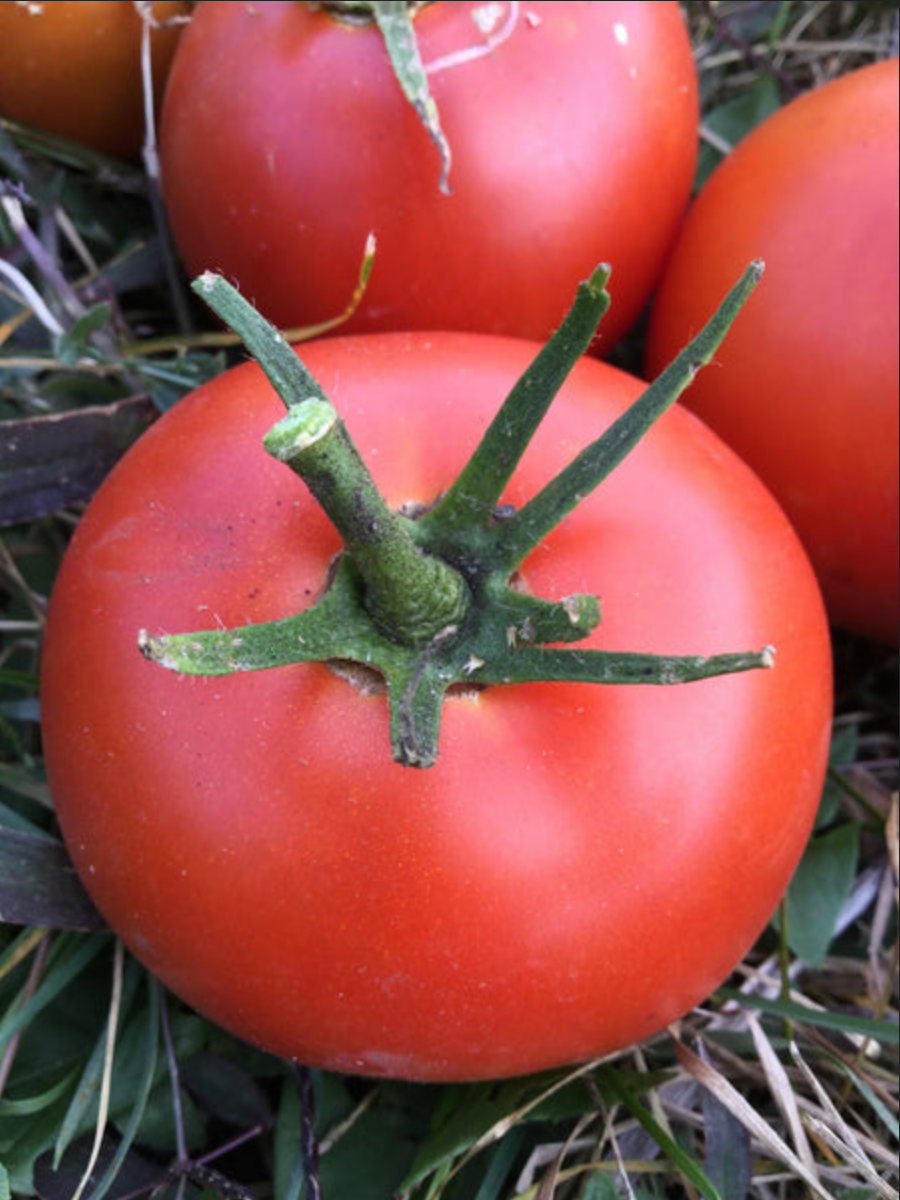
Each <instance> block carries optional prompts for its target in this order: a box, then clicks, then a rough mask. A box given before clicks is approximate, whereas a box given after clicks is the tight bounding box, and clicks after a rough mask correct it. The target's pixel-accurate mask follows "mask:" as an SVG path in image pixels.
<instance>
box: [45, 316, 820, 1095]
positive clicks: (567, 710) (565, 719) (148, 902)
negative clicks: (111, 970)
mask: <svg viewBox="0 0 900 1200" xmlns="http://www.w3.org/2000/svg"><path fill="white" fill-rule="evenodd" d="M535 350H536V347H534V346H531V345H530V344H528V343H522V342H517V341H514V340H507V339H499V338H491V337H487V336H478V335H467V334H454V333H449V334H437V335H428V334H410V335H403V334H393V335H387V334H385V335H370V336H367V337H360V338H356V339H352V338H351V339H340V338H338V339H332V340H326V341H322V342H319V343H315V344H310V345H308V346H306V347H304V349H303V357H304V360H305V362H306V363H307V365H308V367H309V368H310V370H311V371H313V373H314V374H315V375H316V377H317V378H318V379H319V381H320V382H321V384H322V386H323V387H324V388H325V389H326V391H327V392H328V393H329V394H330V395H331V397H332V399H333V400H334V402H335V403H336V405H337V406H338V407H339V409H340V410H341V411H342V412H343V414H344V418H345V420H346V422H347V425H348V428H349V429H350V433H351V435H352V436H353V437H354V439H355V441H356V444H357V445H358V447H359V449H360V451H361V453H362V454H363V455H364V457H365V458H366V459H367V460H368V462H369V463H370V464H371V466H372V469H373V473H374V475H375V478H376V481H377V482H378V484H379V486H380V487H381V489H382V491H383V492H384V494H385V496H386V498H387V499H388V501H389V502H390V503H391V504H393V505H400V504H401V503H403V502H406V501H409V500H423V501H429V500H431V499H432V498H433V497H435V496H436V495H437V494H438V493H439V492H440V491H441V490H442V489H443V488H445V487H446V486H447V485H448V484H449V483H450V482H451V481H452V479H453V478H455V476H456V475H457V474H458V472H459V470H460V468H461V467H462V465H463V463H464V462H465V461H466V459H467V458H468V456H469V454H470V453H471V451H472V449H473V448H474V445H475V443H476V441H477V440H478V439H479V438H480V436H481V434H482V432H483V431H484V429H485V427H486V425H487V423H488V421H489V419H490V418H491V417H492V416H493V415H494V412H495V411H496V409H497V408H498V407H499V404H500V401H501V400H502V398H503V397H504V396H505V394H506V393H507V391H508V390H509V388H510V386H511V385H512V383H513V382H514V380H515V379H516V378H517V377H518V376H519V375H520V373H521V372H522V371H523V369H524V368H525V366H526V365H527V364H528V362H529V361H530V359H531V357H532V355H533V353H534V351H535ZM641 387H642V385H641V384H640V383H639V382H638V381H637V380H636V379H634V378H632V377H631V376H628V375H625V374H623V373H620V372H618V371H616V370H614V369H613V368H612V367H610V366H608V365H607V364H604V363H602V362H599V361H597V360H588V359H585V360H582V361H581V362H580V363H579V364H578V366H577V367H576V369H575V371H574V372H573V374H572V376H571V377H570V379H569V380H568V382H567V383H566V384H565V386H564V388H563V391H562V393H561V394H560V396H559V397H558V398H557V400H556V402H555V403H554V406H553V408H552V409H551V412H550V415H549V416H548V417H547V418H546V420H545V422H544V424H543V425H542V427H541V429H540V431H539V432H538V435H537V438H536V439H535V441H534V442H533V443H532V445H531V446H530V448H529V450H528V451H527V453H526V456H525V458H524V459H523V461H522V463H521V464H520V467H519V469H518V470H517V472H516V474H515V476H514V477H513V480H512V483H511V485H510V488H509V490H508V494H507V495H506V496H505V500H506V501H508V502H510V503H512V504H515V505H520V504H521V503H522V502H523V500H524V499H526V498H527V497H528V496H530V495H533V494H534V493H535V492H536V491H537V490H538V489H539V487H540V486H542V485H543V484H544V483H545V482H546V481H547V479H548V478H549V477H550V476H551V474H554V473H556V472H557V471H558V470H559V469H561V467H562V466H563V465H564V464H565V463H567V462H568V461H569V460H570V459H571V458H572V457H573V456H574V454H575V453H576V452H577V450H579V449H580V448H581V447H582V446H583V445H585V444H586V443H587V442H588V441H591V440H593V439H594V438H595V437H596V436H598V434H599V433H600V432H601V430H602V428H603V427H605V426H606V425H607V424H608V423H609V422H610V421H611V420H612V419H613V418H614V417H615V416H617V415H618V414H619V413H620V412H621V411H622V410H623V408H624V407H625V406H626V405H627V403H629V402H630V401H631V400H632V399H633V398H634V397H635V396H636V395H637V393H638V392H639V391H640V389H641ZM426 399H427V403H425V402H424V401H425V400H426ZM282 414H283V408H282V407H281V405H280V403H279V402H278V401H277V400H276V398H275V396H274V393H273V392H272V390H271V388H270V387H269V385H268V384H267V383H266V382H265V381H264V379H263V377H262V374H261V372H260V371H259V370H258V369H257V367H256V365H255V364H247V365H244V366H241V367H239V368H237V369H235V370H233V371H230V372H228V373H226V374H224V375H222V376H220V377H219V378H217V379H216V380H215V381H213V382H212V383H210V384H207V385H205V386H204V387H203V388H201V389H199V390H198V391H197V392H195V393H194V394H193V396H191V397H189V398H188V399H186V400H185V401H183V402H181V403H180V404H179V405H177V406H176V407H175V408H173V409H172V410H171V411H170V412H169V413H167V414H166V415H165V416H164V417H163V418H162V419H161V420H160V421H159V422H158V423H157V424H156V425H155V426H154V427H153V428H152V429H151V430H150V431H149V432H148V433H147V434H146V435H145V436H144V437H143V438H142V439H141V441H140V442H139V443H138V444H137V445H136V446H135V447H134V448H133V449H132V450H131V451H130V452H129V454H128V456H127V457H126V458H125V459H124V460H123V461H122V463H120V465H119V466H118V467H117V469H116V470H115V471H114V472H113V474H112V475H111V476H110V477H109V479H108V480H107V482H106V483H105V485H104V486H103V488H102V489H101V491H100V493H99V494H98V495H97V497H96V498H95V500H94V501H93V503H92V504H91V506H90V508H89V510H88V512H87V513H86V515H85V517H84V520H83V522H82V523H81V525H80V528H79V529H78V531H77V533H76V535H75V538H74V540H73V543H72V545H71V548H70V551H69V553H68V555H67V557H66V559H65V562H64V565H63V568H62V572H61V574H60V576H59V579H58V582H57V585H56V588H55V591H54V594H53V598H52V602H51V611H50V614H49V622H48V628H47V639H46V645H45V651H44V674H43V692H42V706H43V721H44V736H45V739H46V740H45V749H46V760H47V767H48V771H49V775H50V783H51V787H52V791H53V795H54V799H55V803H56V805H57V808H58V812H59V818H60V821H61V823H62V828H63V831H64V834H65V837H66V840H67V842H68V845H69V848H70V850H71V853H72V855H73V858H74V860H75V863H76V865H77V868H78V870H79V872H80V874H81V877H82V878H83V880H84V881H85V883H86V885H87V887H88V888H89V890H90V892H91V893H92V895H93V897H94V899H95V900H96V902H97V904H98V905H99V906H100V909H101V911H102V912H103V913H104V914H105V915H106V917H107V918H108V920H109V921H110V923H111V924H112V926H113V927H114V928H115V929H116V930H117V931H118V932H119V934H121V936H122V937H123V938H124V939H125V941H126V943H127V944H128V945H129V946H130V947H131V949H132V950H133V951H134V953H135V954H136V955H137V956H138V957H139V958H140V959H142V960H143V961H144V963H146V964H147V966H148V967H149V968H150V969H151V970H153V971H155V972H156V973H157V974H158V975H159V976H160V977H161V978H162V979H163V980H164V981H165V982H166V983H167V984H168V985H169V986H170V987H171V988H172V989H173V990H174V991H175V992H176V993H178V994H179V995H180V996H182V997H184V998H185V999H186V1000H187V1001H189V1002H190V1003H192V1004H194V1005H196V1007H197V1008H199V1009H200V1010H201V1011H202V1012H204V1013H206V1014H207V1015H209V1016H210V1017H212V1018H214V1019H215V1020H217V1021H218V1022H220V1023H222V1024H223V1025H225V1026H227V1027H229V1028H230V1029H232V1030H234V1031H236V1032H237V1033H238V1034H240V1035H241V1036H243V1037H244V1038H246V1039H248V1040H249V1041H251V1042H254V1043H257V1044H259V1045H261V1046H264V1047H266V1048H268V1049H269V1050H271V1051H274V1052H276V1053H278V1054H281V1055H285V1056H290V1057H293V1058H296V1059H298V1060H300V1061H302V1062H305V1063H308V1064H314V1065H318V1066H321V1067H326V1068H330V1069H336V1070H341V1071H347V1072H352V1073H364V1074H371V1075H388V1076H399V1077H404V1078H408V1079H419V1080H454V1079H455V1080H460V1079H474V1078H488V1077H499V1076H504V1075H510V1074H516V1073H521V1072H529V1071H533V1070H536V1069H539V1068H544V1067H549V1066H552V1065H555V1064H561V1063H567V1062H572V1061H575V1060H579V1059H584V1058H588V1057H590V1056H593V1055H599V1054H602V1053H604V1052H606V1051H610V1050H613V1049H615V1048H618V1047H622V1046H623V1045H626V1044H628V1043H631V1042H632V1041H634V1040H636V1039H640V1038H643V1037H645V1036H647V1035H650V1034H652V1033H655V1032H656V1031H658V1030H659V1029H661V1028H662V1027H664V1026H665V1025H666V1024H667V1023H668V1022H670V1021H672V1020H673V1019H675V1018H676V1017H678V1016H679V1015H680V1014H682V1013H684V1012H685V1011H686V1010H687V1009H689V1008H690V1007H691V1006H692V1005H694V1004H695V1003H696V1002H698V1001H699V1000H701V999H702V998H703V997H704V996H705V995H707V994H708V992H709V991H710V989H711V988H713V987H714V986H715V985H717V984H718V983H719V982H720V981H721V980H722V979H723V977H725V976H726V975H727V973H728V972H729V971H730V970H731V968H732V967H733V966H734V964H735V963H736V962H737V961H738V959H739V958H740V956H741V955H742V954H743V953H744V952H745V951H746V950H747V948H748V947H749V945H750V944H751V943H752V941H753V940H754V938H755V937H756V936H757V935H758V933H759V932H760V930H761V928H762V927H763V926H764V925H765V923H766V921H767V920H768V918H769V917H770V915H771V913H772V912H773V910H774V908H775V906H776V903H777V901H778V899H779V896H780V895H781V893H782V891H783V889H784V888H785V886H786V884H787V882H788V879H789V877H790V875H791V873H792V871H793V868H794V866H795V864H796V862H797V860H798V858H799V856H800V854H801V851H802V849H803V847H804V844H805V841H806V838H807V835H808V832H809V829H810V825H811V822H812V820H813V817H814V814H815V811H816V807H817V802H818V798H819V793H820V787H821V783H822V778H823V771H824V765H825V759H826V752H827V747H828V740H829V720H830V713H831V694H830V650H829V638H828V628H827V624H826V621H825V617H824V612H823V608H822V604H821V599H820V596H819V592H818V588H817V586H816V583H815V579H814V576H813V574H812V571H811V570H810V568H809V565H808V562H807V560H806V557H805V555H804V553H803V551H802V549H801V547H800V544H799V542H798V541H797V538H796V536H795V535H794V533H793V531H792V529H791V528H790V526H789V524H788V522H787V521H786V520H785V518H784V516H783V514H782V513H781V510H780V509H779V508H778V506H777V505H776V504H775V502H774V501H773V500H772V498H771V497H770V495H769V494H768V492H767V491H766V490H765V489H764V488H763V487H762V486H761V484H760V483H759V482H758V480H757V479H756V477H755V476H753V475H752V473H751V472H750V471H749V469H748V468H746V467H745V466H744V464H743V463H742V462H741V461H740V460H739V459H738V458H737V457H736V456H735V455H733V454H732V453H731V452H730V451H728V450H727V448H725V447H724V446H723V445H722V444H721V443H720V442H719V441H718V440H717V439H716V438H715V436H714V435H713V434H711V433H710V432H709V430H707V429H706V428H705V427H704V426H703V425H702V424H701V423H700V422H699V421H697V420H695V418H693V417H692V416H690V415H689V414H688V413H686V412H685V411H683V410H675V411H672V412H671V413H669V414H668V415H667V416H666V417H664V418H663V419H662V420H661V421H660V422H659V423H658V424H657V425H656V426H655V427H654V429H653V431H652V432H651V433H650V434H649V436H648V437H647V438H646V439H645V441H644V442H643V443H642V444H641V446H640V447H639V448H638V449H637V450H636V451H635V452H634V453H633V454H632V455H631V456H630V457H629V458H628V460H627V461H626V462H625V463H624V465H622V466H621V467H619V468H618V469H617V470H616V471H615V472H614V473H613V474H612V475H611V476H610V477H609V479H608V480H607V481H606V482H604V483H603V484H602V485H601V487H600V488H599V489H598V490H597V492H596V493H594V494H593V495H592V496H591V497H590V498H589V499H587V500H585V501H584V502H583V503H582V504H581V505H580V506H579V507H578V509H577V510H576V511H575V512H574V513H573V514H572V515H571V516H570V517H568V518H567V519H566V520H565V521H564V522H563V523H562V525H561V526H559V527H558V528H557V529H556V531H555V532H554V533H552V534H551V535H550V536H549V537H548V538H547V539H546V541H545V542H544V543H542V544H541V546H540V547H539V548H538V549H537V550H536V551H535V552H534V553H533V554H531V555H530V556H529V557H528V558H527V559H526V560H525V563H524V566H523V577H524V580H525V583H526V584H527V586H528V587H529V588H530V589H531V590H532V591H533V592H534V593H536V594H538V595H542V596H547V597H550V598H555V599H559V598H561V597H563V596H566V595H570V594H572V593H573V592H582V591H588V592H595V593H599V594H600V595H601V597H602V600H603V606H604V613H605V616H604V620H603V621H602V622H601V624H600V626H599V627H598V628H597V629H596V630H595V632H594V633H593V634H592V635H591V636H590V638H589V639H588V640H587V641H585V642H584V643H579V645H593V646H596V647H606V648H620V649H641V650H649V651H659V652H687V653H695V652H696V653H698V654H704V653H714V652H718V651H727V650H740V649H757V648H759V647H761V646H762V645H764V644H766V643H768V642H772V643H774V644H775V646H776V648H777V657H776V664H775V667H774V669H773V670H771V671H757V672H751V673H748V674H743V675H734V676H729V677H723V678H717V679H714V680H710V681H707V682H703V683H693V684H686V685H681V686H676V687H673V688H665V687H659V688H655V687H641V686H637V687H614V686H595V685H585V684H581V685H573V684H559V683H557V684H527V685H517V686H507V687H503V686H499V687H489V688H487V689H485V690H483V691H481V692H477V693H475V692H472V693H468V694H466V695H463V696H458V697H456V698H453V699H449V700H448V701H447V703H446V705H445V712H444V719H443V727H442V735H441V744H440V751H441V752H440V755H439V758H438V760H437V763H436V765H435V766H433V767H432V768H430V769H428V770H417V769H414V768H410V767H403V766H399V765H397V764H396V763H394V762H392V761H391V758H390V750H389V736H388V711H387V705H386V701H385V698H384V696H382V695H374V694H360V693H359V692H357V690H356V689H355V687H354V686H353V685H352V684H351V683H349V682H348V681H347V679H346V678H345V677H342V676H341V675H339V674H336V673H335V672H333V671H332V670H331V669H330V668H329V667H328V666H325V665H322V664H304V665H300V666H295V667H284V668H279V669H277V670H270V671H262V672H258V673H250V674H241V675H236V676H231V677H227V678H187V677H180V676H177V675H174V674H172V673H171V672H168V671H164V670H162V669H160V668H159V667H158V666H155V665H153V664H151V663H149V662H147V661H146V660H145V659H144V658H143V657H142V656H141V654H140V653H139V651H138V648H137V635H138V630H139V629H140V628H142V627H148V628H149V629H150V631H151V632H153V633H155V632H160V631H167V632H170V633H171V632H175V631H176V630H196V629H198V628H216V627H221V626H225V627H233V626H235V625H240V624H243V623H246V622H256V621H264V620H268V619H271V618H276V617H282V616H286V615H288V614H290V613H291V612H293V611H296V610H298V609H299V608H302V607H304V606H305V605H307V604H308V603H309V602H310V600H311V599H312V598H315V596H316V595H317V594H318V593H319V592H320V589H321V587H322V584H323V580H324V578H325V575H326V572H327V570H328V566H329V563H330V562H331V560H332V558H333V556H334V555H335V553H336V551H337V550H338V548H339V543H338V539H337V535H336V534H335V532H334V530H333V528H332V527H331V525H330V524H329V522H328V520H327V519H326V518H325V516H324V515H323V514H322V513H321V511H320V510H319V509H318V507H317V506H316V505H315V503H314V502H313V501H312V500H311V498H310V495H309V493H308V492H307V490H306V488H305V486H304V485H303V484H302V483H301V482H300V481H299V479H298V478H297V477H296V476H295V475H294V474H293V473H292V472H291V471H290V470H289V469H287V468H285V467H284V466H283V465H282V464H279V463H277V462H275V461H274V460H273V459H271V458H269V457H268V455H267V454H266V453H265V452H264V451H263V449H262V447H261V438H262V436H263V434H264V432H265V431H266V430H267V429H268V428H269V427H270V426H271V425H272V424H273V423H274V421H275V420H276V419H277V418H278V417H279V415H282Z"/></svg>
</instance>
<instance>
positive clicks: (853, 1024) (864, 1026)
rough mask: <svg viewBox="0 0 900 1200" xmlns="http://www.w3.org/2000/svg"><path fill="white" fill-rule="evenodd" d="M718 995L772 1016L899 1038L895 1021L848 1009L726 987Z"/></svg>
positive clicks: (889, 1042) (890, 1041)
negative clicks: (828, 1008)
mask: <svg viewBox="0 0 900 1200" xmlns="http://www.w3.org/2000/svg"><path fill="white" fill-rule="evenodd" d="M716 996H717V997H718V999H719V1000H722V1001H735V1002H736V1003H738V1004H740V1005H742V1006H743V1007H744V1008H753V1009H759V1010H761V1011H762V1012H765V1013H768V1014H769V1016H772V1017H779V1018H781V1019H783V1020H787V1021H796V1022H798V1023H800V1024H803V1025H815V1026H817V1027H818V1028H821V1029H836V1030H838V1031H839V1032H840V1033H845V1034H855V1035H857V1036H859V1037H864V1038H871V1039H872V1041H875V1042H883V1043H884V1044H885V1045H886V1046H896V1045H897V1044H898V1042H900V1030H898V1027H897V1025H896V1023H895V1022H894V1021H876V1020H873V1019H871V1018H869V1017H855V1016H852V1015H850V1014H849V1013H838V1012H828V1011H826V1010H825V1009H820V1008H808V1007H807V1006H806V1005H805V1004H797V1003H796V1002H794V1001H793V1000H778V999H768V998H767V997H765V996H754V995H751V994H749V993H746V994H745V993H744V992H739V991H737V990H736V989H734V988H727V987H723V988H719V989H718V991H717V992H716Z"/></svg>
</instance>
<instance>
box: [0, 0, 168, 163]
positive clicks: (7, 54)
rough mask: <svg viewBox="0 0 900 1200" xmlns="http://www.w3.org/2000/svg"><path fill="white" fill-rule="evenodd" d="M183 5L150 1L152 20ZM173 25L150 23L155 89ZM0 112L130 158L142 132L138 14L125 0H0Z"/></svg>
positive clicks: (165, 64) (161, 78)
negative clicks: (42, 0)
mask: <svg viewBox="0 0 900 1200" xmlns="http://www.w3.org/2000/svg"><path fill="white" fill-rule="evenodd" d="M190 7H191V6H190V4H188V3H179V2H177V0H155V3H153V5H152V12H153V17H154V19H155V20H156V21H159V22H161V21H166V20H168V19H170V18H171V17H173V16H176V15H179V14H184V13H187V12H189V11H190ZM180 34H181V29H180V27H178V26H170V27H167V28H165V29H154V30H153V32H152V34H151V54H152V62H153V76H154V83H155V94H156V96H161V95H162V89H163V85H164V82H165V78H166V75H167V73H168V70H169V65H170V63H171V60H172V56H173V54H174V53H175V47H176V45H177V44H178V38H179V36H180ZM0 114H2V115H3V116H5V117H12V118H13V120H15V121H22V122H24V123H25V124H27V125H35V126H37V127H38V128H39V129H45V130H47V131H48V132H50V133H56V134H59V135H60V136H62V137H67V138H71V139H72V140H73V141H76V142H81V143H82V144H83V145H86V146H92V147H93V148H94V149H95V150H102V151H104V152H105V153H106V154H114V155H117V156H118V157H120V158H136V157H137V155H138V154H139V153H140V149H141V144H142V142H143V138H144V93H143V84H142V81H141V17H140V14H139V13H138V12H137V9H136V7H135V5H134V4H133V3H132V0H114V2H111V0H50V2H49V3H38V4H34V3H3V4H0Z"/></svg>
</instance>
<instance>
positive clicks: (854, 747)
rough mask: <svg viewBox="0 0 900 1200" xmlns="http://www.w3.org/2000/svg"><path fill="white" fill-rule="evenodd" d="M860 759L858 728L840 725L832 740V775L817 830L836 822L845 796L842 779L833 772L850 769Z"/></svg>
mask: <svg viewBox="0 0 900 1200" xmlns="http://www.w3.org/2000/svg"><path fill="white" fill-rule="evenodd" d="M858 757H859V729H858V727H857V726H856V725H843V726H840V725H839V726H838V727H837V728H836V729H835V731H834V734H833V736H832V739H831V750H830V752H829V755H828V766H829V768H830V773H829V776H828V777H827V778H826V780H825V787H824V788H823V790H822V799H821V801H820V803H819V811H818V813H817V815H816V829H819V830H821V829H826V828H827V827H828V826H829V825H830V824H831V823H832V822H833V821H834V820H835V818H836V817H837V815H838V811H839V809H840V805H841V799H842V797H843V795H844V789H843V788H842V786H841V781H840V778H833V777H832V774H831V772H834V771H835V770H836V769H837V768H839V767H849V766H850V765H851V764H852V763H855V762H856V761H857V758H858Z"/></svg>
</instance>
